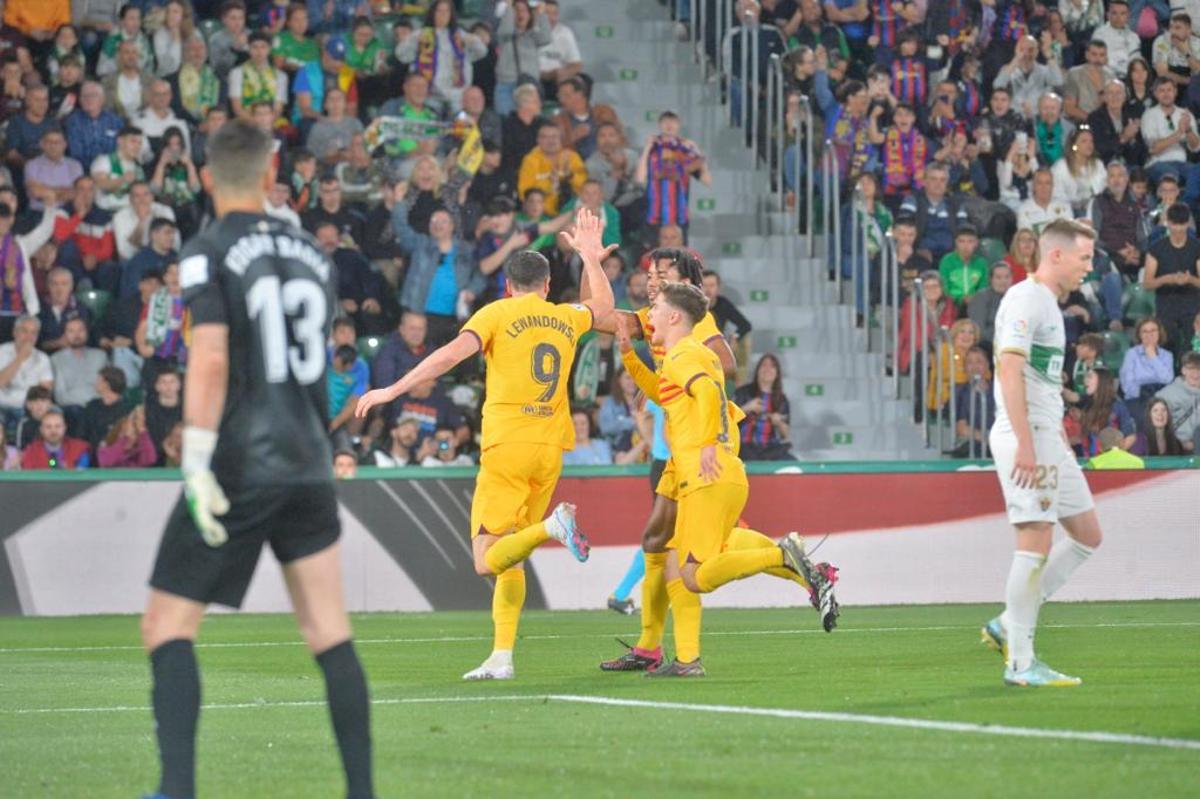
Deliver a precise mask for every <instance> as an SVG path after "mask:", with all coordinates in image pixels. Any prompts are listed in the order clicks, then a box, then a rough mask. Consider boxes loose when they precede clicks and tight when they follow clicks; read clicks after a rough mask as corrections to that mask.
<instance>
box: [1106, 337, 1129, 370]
mask: <svg viewBox="0 0 1200 799" xmlns="http://www.w3.org/2000/svg"><path fill="white" fill-rule="evenodd" d="M1100 336H1101V338H1103V339H1104V351H1103V352H1101V353H1100V360H1102V361H1103V362H1104V365H1105V366H1107V367H1108V368H1109V369H1111V370H1113V371H1116V370H1118V369H1120V368H1121V364H1122V363H1123V362H1124V361H1125V353H1126V352H1127V351H1128V350H1129V334H1127V333H1125V332H1121V331H1113V330H1106V331H1104V332H1103V333H1101V334H1100Z"/></svg>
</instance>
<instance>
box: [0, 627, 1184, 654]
mask: <svg viewBox="0 0 1200 799" xmlns="http://www.w3.org/2000/svg"><path fill="white" fill-rule="evenodd" d="M1121 627H1200V621H1150V622H1132V621H1130V622H1095V623H1089V624H1042V625H1039V627H1038V629H1041V630H1048V629H1049V630H1091V629H1105V628H1121ZM976 629H978V628H977V627H975V626H974V625H961V624H944V625H932V626H925V627H850V628H838V630H837V633H836V635H839V636H841V635H849V634H852V633H909V632H917V633H927V632H950V631H955V630H958V631H965V630H976ZM628 634H629V633H628V632H627V631H626V632H614V633H563V634H558V635H556V634H545V635H522V636H520V640H522V641H563V640H583V639H589V638H618V637H620V636H622V635H628ZM825 634H826V633H825V632H824V631H823V630H820V629H812V628H805V629H800V630H713V631H711V632H707V631H706V632H705V633H704V635H705V637H710V636H711V637H721V636H760V635H765V636H771V635H825ZM491 640H492V636H490V635H445V636H438V637H433V638H356V639H354V643H355V644H364V645H365V644H455V643H469V642H473V641H491ZM280 646H304V642H303V641H299V640H297V641H225V642H221V641H216V642H212V643H206V642H200V643H197V644H196V648H197V649H255V648H259V647H262V648H269V647H280ZM135 650H136V651H139V652H140V651H141V650H142V647H140V646H135V645H133V644H113V645H101V646H29V647H19V646H18V647H5V648H0V655H16V654H22V653H26V652H30V653H36V652H62V653H69V652H127V651H135Z"/></svg>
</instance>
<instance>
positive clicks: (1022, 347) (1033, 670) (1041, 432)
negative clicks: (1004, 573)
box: [983, 220, 1101, 686]
mask: <svg viewBox="0 0 1200 799" xmlns="http://www.w3.org/2000/svg"><path fill="white" fill-rule="evenodd" d="M1095 238H1096V234H1095V233H1094V232H1093V231H1092V229H1091V228H1089V227H1087V226H1085V225H1082V224H1080V223H1078V222H1074V221H1071V220H1058V221H1055V222H1052V223H1050V224H1049V225H1047V226H1046V228H1045V229H1044V230H1043V231H1042V234H1041V236H1040V238H1039V241H1038V244H1039V252H1040V253H1041V256H1040V260H1039V262H1038V267H1037V270H1036V271H1035V272H1034V273H1033V274H1031V275H1030V276H1029V278H1028V279H1027V280H1024V281H1022V282H1020V283H1018V284H1016V285H1015V286H1013V287H1012V288H1011V289H1009V290H1008V292H1007V293H1005V295H1004V299H1003V300H1001V302H1000V308H999V309H998V310H997V312H996V341H995V348H996V375H997V379H996V388H995V391H996V423H995V425H994V426H993V427H992V432H991V436H990V443H991V447H992V454H993V457H994V458H995V462H996V476H997V477H999V479H1000V488H1001V489H1002V490H1003V492H1004V501H1005V504H1006V506H1007V508H1008V519H1009V521H1010V522H1011V523H1012V524H1013V526H1014V527H1015V528H1016V532H1017V548H1016V552H1015V553H1014V554H1013V562H1012V568H1011V570H1010V571H1009V575H1008V583H1007V585H1006V587H1005V608H1004V613H1003V614H1001V615H1000V616H998V617H996V618H995V619H992V620H991V621H990V622H988V623H987V624H986V625H984V627H983V641H984V643H986V644H988V645H989V646H991V647H992V648H993V649H996V650H997V651H999V652H1000V653H1001V654H1002V655H1003V656H1004V658H1005V670H1004V682H1005V683H1007V684H1008V685H1019V686H1073V685H1079V684H1080V682H1082V681H1081V680H1080V679H1079V678H1078V677H1068V676H1067V675H1065V674H1061V673H1059V672H1057V671H1055V670H1054V669H1051V668H1050V667H1049V666H1047V665H1046V664H1045V663H1042V662H1041V661H1040V660H1038V659H1037V657H1036V656H1035V655H1034V651H1033V637H1034V631H1035V630H1036V628H1037V619H1038V611H1039V610H1040V609H1041V606H1042V603H1043V602H1045V601H1046V600H1047V599H1049V598H1050V597H1051V596H1052V595H1053V594H1054V592H1055V591H1057V590H1058V589H1059V588H1061V587H1062V585H1063V584H1064V583H1065V582H1066V581H1067V579H1068V578H1069V577H1070V576H1071V574H1072V573H1073V572H1074V571H1075V570H1076V569H1077V568H1079V567H1080V566H1081V565H1083V563H1084V562H1085V561H1086V560H1087V559H1088V558H1089V557H1090V556H1091V555H1092V553H1093V552H1095V550H1096V547H1098V546H1099V545H1100V539H1101V534H1100V523H1099V521H1098V520H1097V519H1096V511H1095V503H1094V502H1093V501H1092V493H1091V490H1090V489H1089V488H1088V484H1087V480H1086V479H1085V478H1084V476H1083V471H1082V470H1081V469H1080V467H1079V463H1078V461H1077V460H1076V459H1075V454H1074V453H1073V452H1072V451H1071V447H1070V445H1069V444H1068V443H1067V439H1066V435H1065V434H1064V432H1063V410H1064V409H1063V398H1062V370H1063V356H1064V354H1065V350H1066V331H1065V329H1064V326H1063V317H1062V312H1061V311H1060V310H1059V308H1058V298H1059V297H1060V296H1062V295H1065V294H1066V293H1068V292H1070V291H1073V290H1074V289H1076V288H1078V287H1079V285H1080V283H1081V282H1082V281H1083V279H1084V277H1086V276H1087V274H1088V273H1089V272H1091V271H1092V256H1093V254H1094V251H1095V245H1094V242H1095ZM1056 521H1057V522H1059V523H1060V524H1062V526H1063V527H1064V528H1065V529H1066V531H1067V537H1066V538H1064V539H1062V540H1060V541H1058V542H1057V543H1054V544H1053V546H1051V544H1052V541H1053V533H1054V523H1055V522H1056Z"/></svg>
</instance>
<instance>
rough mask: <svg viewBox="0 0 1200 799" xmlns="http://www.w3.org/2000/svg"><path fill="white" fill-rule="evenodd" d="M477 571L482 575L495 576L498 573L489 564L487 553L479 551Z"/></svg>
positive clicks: (476, 557)
mask: <svg viewBox="0 0 1200 799" xmlns="http://www.w3.org/2000/svg"><path fill="white" fill-rule="evenodd" d="M475 573H476V574H478V575H479V576H480V577H494V576H495V574H496V573H495V572H494V571H492V567H491V566H489V565H488V562H487V556H486V553H479V554H477V555H475Z"/></svg>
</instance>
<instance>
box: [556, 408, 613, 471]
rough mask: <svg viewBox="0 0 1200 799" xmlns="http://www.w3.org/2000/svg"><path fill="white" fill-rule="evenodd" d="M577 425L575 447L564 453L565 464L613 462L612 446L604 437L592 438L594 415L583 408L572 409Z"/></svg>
mask: <svg viewBox="0 0 1200 799" xmlns="http://www.w3.org/2000/svg"><path fill="white" fill-rule="evenodd" d="M571 422H572V424H573V425H574V427H575V449H574V450H571V451H569V452H564V453H563V465H564V466H608V465H610V464H612V463H613V451H612V446H611V445H610V444H609V442H608V441H607V440H606V439H604V438H592V416H591V414H590V413H588V412H587V410H585V409H583V408H576V409H574V410H573V411H571Z"/></svg>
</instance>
